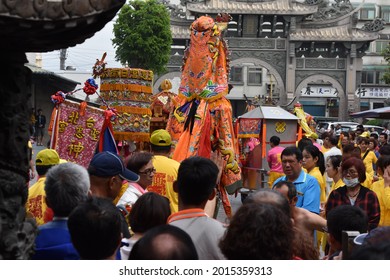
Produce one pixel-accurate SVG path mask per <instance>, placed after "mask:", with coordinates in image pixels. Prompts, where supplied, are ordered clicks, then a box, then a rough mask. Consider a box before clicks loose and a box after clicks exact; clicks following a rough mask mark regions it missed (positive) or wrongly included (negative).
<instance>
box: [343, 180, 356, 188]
mask: <svg viewBox="0 0 390 280" xmlns="http://www.w3.org/2000/svg"><path fill="white" fill-rule="evenodd" d="M343 182H344V184H345V185H346V186H347V188H353V187H354V186H356V185H357V184H359V178H354V179H347V178H343Z"/></svg>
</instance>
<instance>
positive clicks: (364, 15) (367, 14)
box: [360, 8, 375, 19]
mask: <svg viewBox="0 0 390 280" xmlns="http://www.w3.org/2000/svg"><path fill="white" fill-rule="evenodd" d="M374 18H375V8H371V9H364V8H363V9H361V10H360V19H374Z"/></svg>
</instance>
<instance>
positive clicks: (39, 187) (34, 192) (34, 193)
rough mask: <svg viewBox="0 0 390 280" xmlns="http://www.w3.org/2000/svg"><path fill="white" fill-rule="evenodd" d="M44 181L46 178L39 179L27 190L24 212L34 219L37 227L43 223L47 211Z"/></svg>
mask: <svg viewBox="0 0 390 280" xmlns="http://www.w3.org/2000/svg"><path fill="white" fill-rule="evenodd" d="M45 180H46V177H41V178H39V180H38V181H37V182H36V183H35V184H34V185H32V186H31V187H30V188H29V189H28V198H27V202H26V211H27V212H28V213H30V214H31V215H32V216H33V217H34V218H35V220H36V222H37V225H38V226H40V225H43V224H44V223H45V222H44V219H43V217H44V214H45V212H46V209H47V204H46V193H45Z"/></svg>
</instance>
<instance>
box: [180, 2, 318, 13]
mask: <svg viewBox="0 0 390 280" xmlns="http://www.w3.org/2000/svg"><path fill="white" fill-rule="evenodd" d="M186 7H187V10H189V11H192V12H200V13H208V14H218V13H230V14H237V13H241V14H242V13H245V14H259V13H261V14H272V15H274V14H278V15H308V14H313V13H315V12H317V10H318V7H317V6H311V5H306V4H302V3H298V2H293V1H291V0H277V1H276V0H275V1H268V2H243V1H233V0H206V1H204V2H192V3H191V2H187V6H186Z"/></svg>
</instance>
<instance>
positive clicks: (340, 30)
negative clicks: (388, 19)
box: [290, 25, 378, 42]
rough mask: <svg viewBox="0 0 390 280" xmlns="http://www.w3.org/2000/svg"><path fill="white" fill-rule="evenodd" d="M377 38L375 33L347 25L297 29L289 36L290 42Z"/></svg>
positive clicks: (355, 40) (358, 40)
mask: <svg viewBox="0 0 390 280" xmlns="http://www.w3.org/2000/svg"><path fill="white" fill-rule="evenodd" d="M377 38H378V34H377V33H376V32H369V31H363V30H360V29H357V28H350V27H349V26H348V25H343V26H334V27H327V28H317V29H297V30H296V32H294V33H291V34H290V40H291V41H336V42H337V41H350V42H361V41H372V40H376V39H377Z"/></svg>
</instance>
